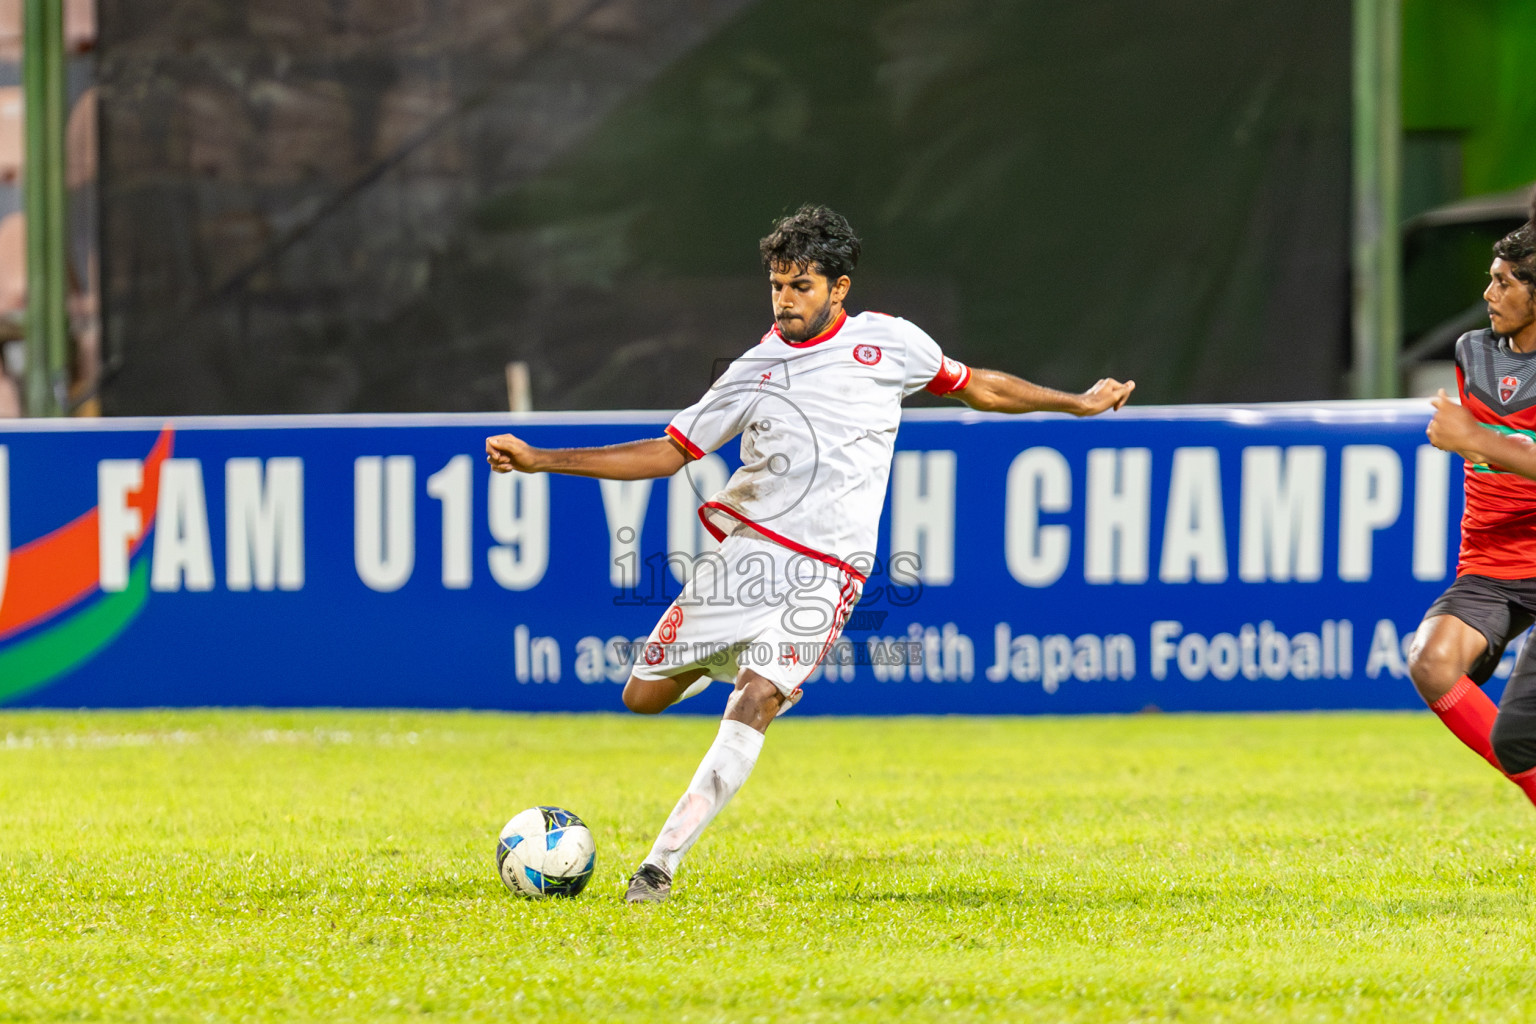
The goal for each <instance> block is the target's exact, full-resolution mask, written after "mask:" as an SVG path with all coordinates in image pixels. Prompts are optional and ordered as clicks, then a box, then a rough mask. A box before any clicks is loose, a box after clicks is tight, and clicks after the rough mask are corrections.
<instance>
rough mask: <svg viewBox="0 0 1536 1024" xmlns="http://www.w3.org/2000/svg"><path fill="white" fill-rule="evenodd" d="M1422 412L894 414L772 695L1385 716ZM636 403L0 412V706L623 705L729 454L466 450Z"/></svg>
mask: <svg viewBox="0 0 1536 1024" xmlns="http://www.w3.org/2000/svg"><path fill="white" fill-rule="evenodd" d="M1428 415H1429V409H1428V406H1427V404H1425V403H1423V402H1420V401H1404V402H1372V403H1319V404H1306V405H1274V406H1253V407H1180V408H1146V409H1135V408H1127V409H1126V410H1123V411H1122V412H1120V413H1116V414H1112V415H1106V416H1101V417H1098V418H1095V419H1088V420H1076V419H1072V418H1070V417H1062V416H1044V415H1040V416H1029V417H1006V416H998V415H987V414H979V413H972V412H968V411H960V412H948V411H942V412H941V411H936V410H914V411H909V412H908V413H907V414H906V416H905V418H904V420H903V426H902V429H901V433H900V437H899V440H898V443H897V448H898V451H897V454H896V458H895V462H894V464H893V467H892V476H891V486H890V495H889V497H888V500H887V502H886V506H885V511H884V513H883V516H882V523H881V530H880V538H881V540H880V548H879V550H878V551H876V552H871V553H865V555H864V557H863V562H862V564H863V565H865V566H868V567H869V568H870V570H871V571H870V572H869V581H868V584H867V586H866V588H865V591H864V596H863V599H862V600H861V601H860V603H859V604H858V606H857V607H856V608H855V609H854V611H853V614H852V617H851V620H850V621H849V623H848V627H847V629H846V630H845V632H844V637H843V640H842V641H840V642H839V643H838V644H837V645H835V647H834V648H833V649H832V650H831V651H830V653H829V655H828V656H827V658H826V659H825V660H824V661H823V662H822V664H821V666H820V667H819V668H818V670H817V672H816V674H815V676H814V677H813V679H812V681H811V683H809V684H808V685H807V688H806V695H805V699H804V700H803V701H802V702H801V704H800V706H799V708H798V709H797V712H796V713H797V714H803V713H809V714H853V713H857V714H904V713H950V712H955V713H1067V712H1125V711H1138V710H1142V709H1145V708H1149V707H1155V708H1159V709H1163V710H1168V711H1182V710H1268V709H1287V708H1296V709H1301V708H1410V707H1418V706H1420V704H1419V701H1418V699H1417V697H1416V696H1415V694H1414V692H1413V688H1412V686H1411V685H1410V684H1409V683H1408V681H1407V679H1406V673H1405V668H1404V665H1405V653H1404V652H1405V651H1406V650H1407V645H1408V643H1409V641H1410V639H1411V635H1412V631H1413V629H1414V628H1415V627H1416V626H1417V625H1418V622H1419V620H1420V617H1421V616H1422V614H1423V611H1424V609H1425V608H1426V607H1427V606H1428V605H1429V604H1430V602H1431V601H1432V600H1433V599H1434V598H1435V596H1436V595H1438V594H1439V593H1440V591H1441V590H1442V589H1444V587H1445V586H1446V585H1447V584H1448V583H1449V581H1450V579H1451V578H1452V576H1453V574H1454V569H1455V560H1456V547H1457V526H1458V521H1459V517H1460V512H1461V493H1462V490H1461V473H1462V466H1461V463H1460V461H1459V460H1454V459H1453V458H1452V457H1451V456H1449V455H1447V454H1445V453H1443V452H1439V451H1437V450H1435V449H1434V448H1431V447H1429V446H1428V445H1427V444H1426V443H1425V439H1424V427H1425V424H1426V423H1427V421H1428ZM666 421H667V417H666V416H665V415H664V414H660V413H648V412H646V413H613V414H600V413H599V414H593V413H581V414H574V413H573V414H524V415H503V416H490V415H484V416H480V415H476V416H347V417H296V418H262V419H183V420H173V421H170V422H165V423H162V422H159V421H144V420H106V421H96V422H90V421H67V422H57V421H55V422H19V423H14V424H8V425H7V429H6V430H4V431H0V595H3V597H0V701H3V702H4V703H6V704H9V705H12V706H47V707H77V706H96V707H133V706H153V705H270V706H311V705H328V706H408V707H473V708H504V709H515V710H544V709H547V710H599V709H600V710H620V709H621V708H622V705H621V703H620V700H619V693H620V689H621V685H622V683H623V681H624V680H625V679H626V678H627V677H628V674H629V664H630V662H631V660H632V656H633V653H634V651H635V649H636V648H635V646H634V645H635V643H636V641H640V642H643V641H644V639H645V637H646V635H647V634H648V633H649V632H650V630H651V628H652V626H653V625H654V624H655V623H656V621H657V619H658V618H659V617H660V616H661V615H662V614H663V613H664V612H665V611H666V609H667V606H668V604H669V603H670V601H671V600H672V598H673V597H675V596H676V595H677V593H678V591H679V589H680V580H681V579H682V578H683V576H684V574H685V573H686V572H687V571H688V565H689V560H690V559H692V558H694V557H696V556H697V555H699V554H700V553H701V552H703V551H707V550H709V549H710V548H711V546H712V541H711V538H710V537H709V534H708V533H707V532H706V531H705V530H704V529H703V528H702V526H701V525H700V522H699V520H698V518H697V516H696V514H695V513H696V510H697V508H698V506H699V504H700V503H701V501H702V500H703V499H704V498H707V497H708V496H709V495H710V494H711V493H713V491H714V490H716V489H718V488H719V487H720V486H722V485H723V484H724V481H725V479H726V477H727V476H728V474H729V472H730V471H731V469H732V468H734V466H735V464H736V463H735V461H734V460H735V452H736V444H735V442H732V443H730V444H728V445H726V447H725V448H724V449H722V450H721V451H720V452H719V453H717V454H715V455H711V456H708V457H706V458H705V459H703V460H701V461H700V462H697V463H694V464H692V465H691V466H690V467H689V468H688V469H687V470H685V471H684V472H683V473H680V474H678V476H677V477H675V478H673V479H670V480H656V481H635V482H624V483H620V482H599V481H595V480H589V479H579V478H571V477H559V476H542V475H536V476H527V475H521V474H512V475H507V476H501V475H497V474H493V473H491V472H490V471H489V469H488V468H487V466H486V465H485V459H484V440H485V437H486V435H487V434H491V433H499V432H502V431H506V430H512V431H514V432H516V433H518V434H519V435H520V436H523V437H525V438H526V439H527V440H529V441H530V442H531V443H533V444H536V445H540V446H569V445H594V444H609V443H613V442H617V441H623V440H629V439H632V438H637V437H655V436H658V435H659V434H660V433H661V430H662V427H663V426H664V425H665V423H666ZM839 554H842V555H845V556H847V555H849V554H851V553H839ZM1510 660H1511V659H1510V658H1509V657H1507V658H1506V662H1505V665H1504V666H1503V668H1502V669H1501V676H1500V678H1503V677H1507V674H1508V668H1509V663H1510ZM1494 688H1495V689H1496V688H1497V687H1496V686H1495V687H1494ZM726 689H727V688H726V687H725V686H717V687H716V688H715V689H713V690H711V691H709V692H708V693H706V694H705V695H704V696H703V697H700V698H697V699H694V700H691V701H688V702H686V703H685V704H683V705H680V706H679V710H683V711H690V712H705V713H711V714H717V713H718V712H719V709H720V706H721V703H722V701H723V699H724V691H725V690H726Z"/></svg>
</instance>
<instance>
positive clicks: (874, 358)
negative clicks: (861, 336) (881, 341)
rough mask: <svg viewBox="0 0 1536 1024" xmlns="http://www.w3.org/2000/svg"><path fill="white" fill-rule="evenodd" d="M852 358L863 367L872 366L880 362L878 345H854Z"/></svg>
mask: <svg viewBox="0 0 1536 1024" xmlns="http://www.w3.org/2000/svg"><path fill="white" fill-rule="evenodd" d="M853 358H855V359H857V360H858V361H859V362H861V363H863V364H864V365H865V366H874V365H875V364H876V363H878V362H879V361H880V346H879V345H855V346H853Z"/></svg>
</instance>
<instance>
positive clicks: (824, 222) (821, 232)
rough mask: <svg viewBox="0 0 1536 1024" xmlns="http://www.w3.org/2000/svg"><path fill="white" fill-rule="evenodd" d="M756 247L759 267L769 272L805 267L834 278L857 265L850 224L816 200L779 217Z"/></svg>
mask: <svg viewBox="0 0 1536 1024" xmlns="http://www.w3.org/2000/svg"><path fill="white" fill-rule="evenodd" d="M757 248H758V251H759V252H761V253H762V254H763V269H764V270H767V271H769V272H770V273H771V272H772V271H774V270H784V269H786V268H789V267H805V268H806V269H808V270H811V269H813V270H815V272H816V273H818V274H820V275H822V276H823V277H825V278H827V279H828V280H830V281H836V280H837V279H838V278H840V277H842V276H843V275H844V274H852V273H853V268H854V267H857V266H858V265H859V236H858V235H856V234H854V233H853V227H852V225H850V224H849V223H848V220H847V218H845V217H844V216H843V215H842V214H840V213H838V212H836V211H835V210H829V209H828V208H827V207H825V206H821V205H819V204H816V203H806V204H805V205H804V206H802V207H800V209H798V210H796V211H795V212H794V213H792V214H790V215H789V216H788V217H781V218H780V219H779V221H778V223H776V224H774V226H773V230H772V231H770V232H768V236H767V237H766V238H764V239H763V240H762V241H761V242H759V243H758V245H757Z"/></svg>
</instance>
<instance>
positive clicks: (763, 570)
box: [633, 531, 861, 699]
mask: <svg viewBox="0 0 1536 1024" xmlns="http://www.w3.org/2000/svg"><path fill="white" fill-rule="evenodd" d="M860 587H861V581H860V580H858V579H857V578H856V577H854V576H852V575H851V574H849V573H848V572H847V571H845V570H843V569H839V568H837V567H836V566H832V565H827V564H825V563H823V562H820V561H817V560H816V559H814V558H811V557H809V556H807V555H802V554H799V553H797V552H794V551H790V550H789V549H788V548H785V547H782V546H780V545H778V544H775V543H773V542H772V541H767V540H763V539H762V538H760V537H757V536H755V535H753V534H751V533H747V532H745V531H743V532H742V533H737V534H735V535H733V536H730V537H727V538H726V539H725V540H724V541H723V542H722V543H721V545H720V550H719V551H718V552H717V553H714V554H708V555H702V556H700V558H699V560H698V561H697V562H696V563H695V566H694V571H693V578H692V579H691V580H689V581H688V583H687V584H686V585H685V586H684V587H683V591H682V593H681V594H679V595H678V597H677V600H676V601H673V602H672V605H671V607H669V608H668V609H667V612H666V614H665V615H663V616H662V617H661V621H659V622H657V623H656V628H655V629H653V630H651V635H650V636H649V637H647V638H646V644H645V646H644V647H642V648H641V649H640V651H639V652H638V654H637V656H636V658H635V665H634V669H633V672H634V674H635V675H636V676H637V677H639V678H641V679H668V678H671V677H673V676H678V675H682V674H683V673H686V672H693V671H696V670H698V669H701V668H702V669H704V674H705V675H707V676H708V677H709V678H711V679H718V680H721V681H723V682H728V683H729V682H735V680H736V677H737V675H738V674H739V673H740V672H741V671H742V670H743V669H751V670H752V671H754V672H756V673H757V674H758V675H760V676H762V677H763V678H765V679H767V680H769V681H770V682H772V683H773V685H774V686H776V687H778V688H779V691H780V692H781V693H783V694H784V695H785V696H786V697H791V698H796V699H798V696H799V692H800V684H801V683H803V682H805V678H806V676H808V675H810V674H811V671H812V670H813V669H815V667H816V666H817V665H818V664H820V663H821V659H822V658H823V657H825V656H826V653H827V650H828V648H830V647H831V646H832V641H834V640H836V639H837V638H838V636H839V635H840V634H841V633H842V631H843V624H844V623H845V622H847V621H848V613H849V612H850V611H851V610H852V609H853V606H854V605H855V604H857V603H858V600H859V591H860Z"/></svg>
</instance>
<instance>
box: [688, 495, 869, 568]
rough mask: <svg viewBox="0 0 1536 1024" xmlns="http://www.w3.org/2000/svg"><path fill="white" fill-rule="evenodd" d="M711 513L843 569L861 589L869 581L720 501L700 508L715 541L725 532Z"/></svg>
mask: <svg viewBox="0 0 1536 1024" xmlns="http://www.w3.org/2000/svg"><path fill="white" fill-rule="evenodd" d="M710 512H724V513H725V514H726V515H728V516H730V517H731V518H732V519H735V520H736V521H737V522H740V523H745V524H746V525H747V526H749V527H751V528H752V529H753V530H754V531H756V532H757V533H759V534H761V535H762V536H763V537H764V538H765V539H767V540H771V541H773V542H774V543H775V544H777V545H779V546H780V547H786V548H789V550H791V551H795V552H798V553H800V554H802V555H805V556H806V557H807V558H814V559H816V561H818V562H821V563H823V564H825V565H830V566H832V567H833V568H834V569H841V570H842V571H843V572H844V573H846V574H848V575H849V576H850V577H852V578H853V579H855V580H858V582H859V586H861V587H862V586H864V583H865V582H866V580H867V577H866V576H865V575H864V574H863V573H861V572H859V570H857V569H855V568H854V567H853V566H851V565H849V564H848V563H847V562H845V561H843V560H842V559H841V558H837V557H834V556H832V555H829V554H826V553H825V552H822V551H817V550H816V549H815V548H808V547H806V546H805V545H804V544H801V543H799V542H798V541H793V540H790V539H789V538H788V537H786V536H784V535H783V534H780V533H774V532H773V531H772V530H770V529H768V527H766V526H763V525H761V524H759V523H754V522H753V521H752V520H750V519H748V518H747V517H746V516H744V515H742V514H741V513H740V512H737V511H736V510H735V509H733V508H731V507H730V506H729V505H723V504H721V503H720V502H718V501H706V502H705V503H704V504H702V505H700V506H699V522H701V523H703V524H704V529H706V530H708V531H709V534H710V536H711V537H714V538H715V540H719V541H723V540H725V531H724V530H722V529H720V527H718V526H716V525H715V524H714V523H712V522H710V520H709V513H710Z"/></svg>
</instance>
